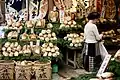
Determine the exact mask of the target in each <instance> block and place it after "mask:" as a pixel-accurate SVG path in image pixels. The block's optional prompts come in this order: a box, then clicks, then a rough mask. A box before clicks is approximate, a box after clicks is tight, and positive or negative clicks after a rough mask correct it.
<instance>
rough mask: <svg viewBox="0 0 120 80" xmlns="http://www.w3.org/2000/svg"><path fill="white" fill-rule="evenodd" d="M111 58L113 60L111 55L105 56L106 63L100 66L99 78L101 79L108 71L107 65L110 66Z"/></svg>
mask: <svg viewBox="0 0 120 80" xmlns="http://www.w3.org/2000/svg"><path fill="white" fill-rule="evenodd" d="M110 58H111V55H110V54H108V55H106V56H105V58H104V61H103V63H102V65H101V66H100V69H99V71H98V73H97V75H96V76H97V77H100V76H101V74H102V73H103V72H104V71H105V69H106V67H107V65H108V63H109V61H110Z"/></svg>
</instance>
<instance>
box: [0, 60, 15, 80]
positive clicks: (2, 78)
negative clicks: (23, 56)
mask: <svg viewBox="0 0 120 80" xmlns="http://www.w3.org/2000/svg"><path fill="white" fill-rule="evenodd" d="M0 80H14V61H5V60H0Z"/></svg>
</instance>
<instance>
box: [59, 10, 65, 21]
mask: <svg viewBox="0 0 120 80" xmlns="http://www.w3.org/2000/svg"><path fill="white" fill-rule="evenodd" d="M59 13H60V14H59V16H60V17H59V18H60V23H63V22H64V15H65V12H64V10H59Z"/></svg>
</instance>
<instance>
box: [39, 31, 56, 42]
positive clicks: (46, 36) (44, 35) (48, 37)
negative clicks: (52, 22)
mask: <svg viewBox="0 0 120 80" xmlns="http://www.w3.org/2000/svg"><path fill="white" fill-rule="evenodd" d="M38 38H39V39H40V40H45V41H46V42H49V41H52V40H57V37H56V34H55V33H54V32H52V31H51V30H50V29H47V30H42V31H41V33H39V36H38Z"/></svg>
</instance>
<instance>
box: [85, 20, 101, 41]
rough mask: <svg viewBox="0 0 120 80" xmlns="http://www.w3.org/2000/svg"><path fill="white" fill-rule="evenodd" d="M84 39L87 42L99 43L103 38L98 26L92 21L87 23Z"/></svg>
mask: <svg viewBox="0 0 120 80" xmlns="http://www.w3.org/2000/svg"><path fill="white" fill-rule="evenodd" d="M84 39H85V42H86V43H97V41H98V40H100V39H101V38H100V36H99V32H98V29H97V26H96V25H95V24H93V23H92V22H90V21H89V22H88V23H87V24H86V25H85V28H84Z"/></svg>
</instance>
